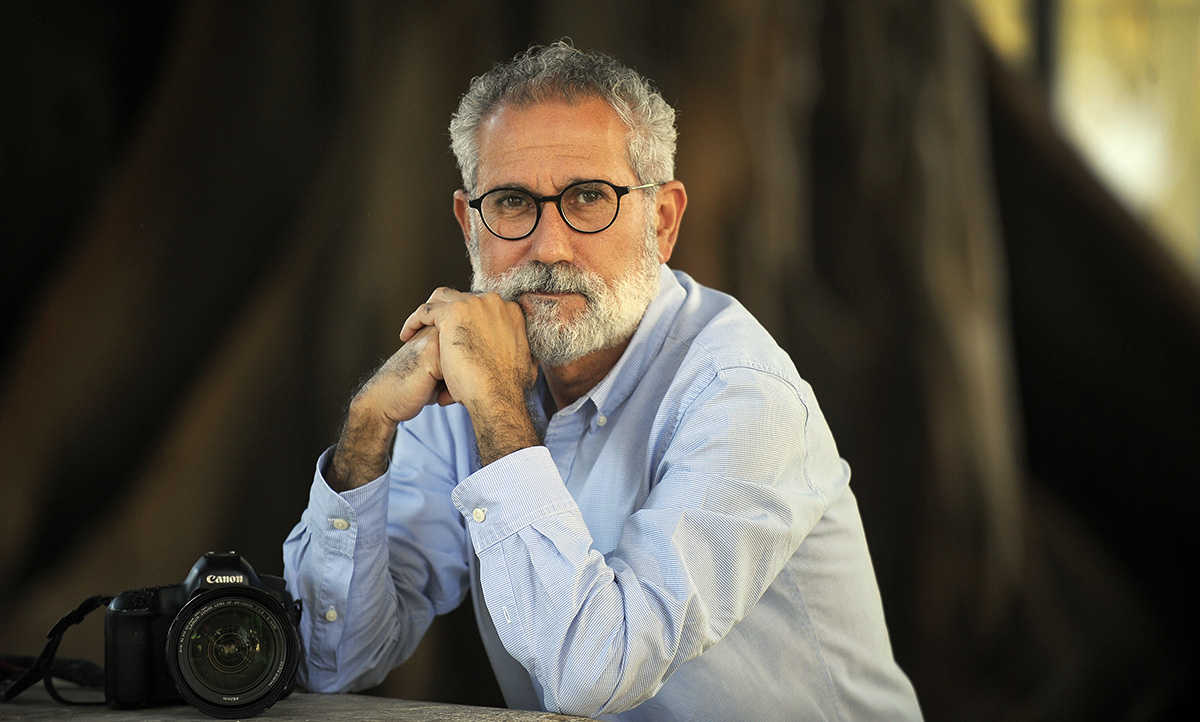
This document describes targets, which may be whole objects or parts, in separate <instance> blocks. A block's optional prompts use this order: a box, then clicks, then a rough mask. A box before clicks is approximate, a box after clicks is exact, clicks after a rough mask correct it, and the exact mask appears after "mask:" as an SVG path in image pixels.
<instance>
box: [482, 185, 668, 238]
mask: <svg viewBox="0 0 1200 722" xmlns="http://www.w3.org/2000/svg"><path fill="white" fill-rule="evenodd" d="M585 183H603V184H605V185H607V186H608V187H610V188H612V189H613V191H614V192H615V193H616V194H617V209H616V210H615V211H613V217H612V220H610V221H609V222H608V224H607V225H605V226H604V227H603V228H597V229H596V230H594V231H581V230H579V229H578V228H576V227H575V226H574V225H573V224H572V223H571V221H569V220H567V214H566V213H565V212H563V207H562V198H563V196H564V195H566V194H567V191H569V190H571V189H572V188H574V187H575V186H580V185H584V184H585ZM666 183H667V181H659V182H657V183H643V184H641V185H637V186H619V185H617V184H616V183H613V182H612V181H607V180H604V179H603V178H591V179H589V180H581V181H575V182H574V183H572V184H570V185H568V186H567V187H566V188H563V189H562V190H561V191H559V192H558V193H556V194H555V195H552V196H537V195H534V194H533V193H532V192H531V191H529V190H528V189H525V188H521V187H519V186H500V187H499V188H493V189H491V190H489V191H487V192H486V193H484V194H483V195H481V196H479V197H478V198H474V199H470V200H468V201H467V205H468V206H470V207H471V208H474V209H475V210H476V211H478V212H479V220H480V221H483V227H484V228H486V229H488V233H491V234H492V235H493V236H495V237H496V238H499V239H501V240H505V241H523V240H525V239H526V238H529V237H530V236H532V235H533V232H534V231H536V230H537V227H538V224H539V223H541V222H542V207H543V205H545V204H546V203H549V202H550V201H554V207H555V208H557V209H558V217H559V218H562V220H563V223H566V224H567V228H570V229H571V230H573V231H575V232H576V233H587V234H589V235H590V234H592V233H601V232H603V231H607V230H608V229H609V228H610V227H611V226H612V224H614V223H616V222H617V216H619V215H621V198H623V197H625V196H626V195H628V194H629V192H630V191H640V190H645V189H646V188H653V187H655V186H661V185H665V184H666ZM497 191H518V192H520V193H524V194H525V195H527V196H529V197H530V198H532V199H533V205H534V207H535V208H537V217H536V218H535V219H534V220H533V226H531V227H530V229H529V232H528V233H526V234H525V235H523V236H514V237H511V238H510V237H508V236H502V235H500V234H499V233H496V232H495V231H493V230H492V227H491V226H489V225H488V222H487V219H486V218H484V217H483V208H482V206H483V199H484V198H487V197H488V196H489V195H491V194H492V193H495V192H497Z"/></svg>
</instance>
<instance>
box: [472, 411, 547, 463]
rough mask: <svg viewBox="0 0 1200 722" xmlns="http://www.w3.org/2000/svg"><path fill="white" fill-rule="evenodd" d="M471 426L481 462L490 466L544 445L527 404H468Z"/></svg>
mask: <svg viewBox="0 0 1200 722" xmlns="http://www.w3.org/2000/svg"><path fill="white" fill-rule="evenodd" d="M467 411H468V412H469V413H470V414H471V424H472V426H473V427H474V429H475V443H476V446H477V447H478V449H479V461H480V464H481V465H482V466H487V465H488V464H491V463H492V462H494V461H496V460H497V459H500V458H503V457H505V456H508V455H509V454H511V453H513V452H514V451H520V450H521V449H528V448H529V447H531V446H537V445H539V444H540V443H541V440H540V439H538V436H537V431H536V429H534V426H533V419H531V418H530V416H529V409H528V408H527V407H526V406H525V403H524V401H523V400H522V401H520V402H512V401H509V402H507V403H498V404H492V405H488V406H484V405H482V404H469V405H468V406H467Z"/></svg>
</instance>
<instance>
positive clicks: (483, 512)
mask: <svg viewBox="0 0 1200 722" xmlns="http://www.w3.org/2000/svg"><path fill="white" fill-rule="evenodd" d="M471 518H472V519H474V520H475V521H477V522H479V523H480V524H482V523H483V520H484V519H486V518H487V509H480V508H479V507H475V511H473V512H471Z"/></svg>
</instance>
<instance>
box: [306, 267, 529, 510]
mask: <svg viewBox="0 0 1200 722" xmlns="http://www.w3.org/2000/svg"><path fill="white" fill-rule="evenodd" d="M400 340H401V342H403V344H404V345H403V346H401V347H400V349H399V350H397V351H396V353H394V354H392V356H391V358H389V359H388V360H387V361H386V362H384V364H383V365H382V366H380V367H379V369H378V370H377V371H376V372H375V374H374V375H373V376H372V377H371V378H370V380H368V381H367V383H365V384H364V385H363V386H362V388H361V389H359V391H358V393H357V394H356V395H355V397H354V399H352V400H351V402H350V409H349V412H348V413H347V417H346V423H345V426H344V427H343V429H342V434H341V438H340V439H339V440H338V445H337V447H336V449H335V452H334V457H333V461H332V469H331V471H332V473H330V474H328V477H329V478H328V481H329V482H330V486H332V487H334V488H335V490H338V491H341V490H345V489H350V488H354V487H356V486H361V485H362V484H365V483H367V482H368V481H370V480H371V479H374V478H376V477H378V476H379V475H381V474H382V473H383V471H385V470H386V469H387V464H388V454H389V453H390V450H391V445H392V442H393V439H394V436H395V427H396V424H398V423H399V422H401V421H407V420H408V419H411V418H413V417H414V416H416V415H417V414H419V413H420V412H421V409H422V408H424V407H425V406H426V405H428V404H431V403H438V404H441V405H443V406H444V405H448V404H452V403H456V402H457V403H461V404H462V405H463V406H464V407H466V409H467V412H468V413H469V414H470V415H471V422H472V425H473V426H474V428H475V437H476V442H477V445H478V447H479V455H480V461H481V462H482V463H483V464H485V465H486V464H489V463H491V462H492V461H495V460H496V459H498V458H500V457H501V456H504V455H506V454H508V453H511V452H513V451H516V450H517V449H520V448H525V447H528V446H534V445H536V444H537V443H539V442H538V439H537V436H536V433H535V432H534V430H533V423H532V421H531V420H530V418H529V412H528V410H527V408H526V406H525V393H526V391H527V390H528V389H529V388H530V387H531V386H532V385H533V383H534V381H535V380H536V379H537V366H536V365H535V364H534V362H533V359H532V357H531V356H530V355H529V342H528V340H527V338H526V336H525V315H524V312H523V311H522V310H521V307H520V306H518V305H517V304H515V303H513V302H511V301H505V300H504V299H502V298H500V296H498V295H496V294H494V293H483V294H475V293H465V292H462V291H456V290H454V289H452V288H444V287H443V288H438V289H437V290H435V291H434V292H433V294H432V295H430V297H429V300H428V301H427V302H426V303H424V304H422V305H421V306H420V307H418V308H417V310H416V311H414V312H413V313H412V315H410V316H409V317H408V319H407V320H406V321H405V322H404V327H403V328H402V330H401V331H400ZM339 487H340V488H339Z"/></svg>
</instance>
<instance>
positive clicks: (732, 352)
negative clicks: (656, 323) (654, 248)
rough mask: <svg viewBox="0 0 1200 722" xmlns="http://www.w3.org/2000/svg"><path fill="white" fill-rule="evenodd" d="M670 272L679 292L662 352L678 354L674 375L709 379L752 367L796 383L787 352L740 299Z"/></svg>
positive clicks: (793, 365) (798, 380)
mask: <svg viewBox="0 0 1200 722" xmlns="http://www.w3.org/2000/svg"><path fill="white" fill-rule="evenodd" d="M674 273H675V276H676V279H677V280H678V281H679V285H680V286H681V287H682V288H683V290H684V293H685V296H684V300H683V303H682V305H681V306H680V308H679V312H678V313H677V314H676V316H675V318H674V319H673V320H672V323H671V328H670V330H669V331H668V332H667V340H666V343H665V344H664V348H663V353H664V354H666V355H668V356H675V357H677V358H678V361H679V371H680V375H682V376H698V377H704V376H707V377H709V378H711V377H713V376H716V375H717V374H719V373H721V372H723V371H729V370H733V369H752V370H756V371H759V372H762V373H766V374H770V375H773V376H777V377H779V378H780V379H782V380H784V381H787V382H788V383H790V384H793V385H797V386H798V385H800V384H801V383H802V382H801V379H800V375H799V373H798V372H797V370H796V365H795V364H794V363H793V361H792V358H791V356H789V355H788V353H787V352H786V351H784V350H783V348H781V347H780V346H779V344H778V343H777V342H776V341H775V339H774V338H773V337H772V336H771V334H770V332H769V331H767V329H766V328H764V327H763V325H762V324H761V323H759V322H758V319H756V318H755V317H754V315H753V314H751V313H750V311H749V310H747V309H746V307H745V306H743V305H742V304H741V302H740V301H738V300H737V299H736V298H734V297H733V296H731V295H729V294H727V293H723V292H721V291H718V290H716V289H713V288H709V287H707V286H704V285H702V284H700V283H699V282H697V281H696V280H695V279H693V278H691V277H690V276H688V275H687V274H686V273H683V272H682V271H675V272H674ZM680 380H684V379H680Z"/></svg>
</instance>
